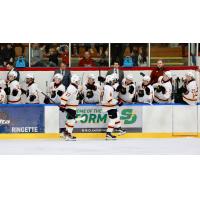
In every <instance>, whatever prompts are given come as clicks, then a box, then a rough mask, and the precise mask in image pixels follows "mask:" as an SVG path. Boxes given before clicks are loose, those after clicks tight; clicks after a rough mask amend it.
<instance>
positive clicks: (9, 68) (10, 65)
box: [6, 62, 20, 81]
mask: <svg viewBox="0 0 200 200" xmlns="http://www.w3.org/2000/svg"><path fill="white" fill-rule="evenodd" d="M6 69H7V70H8V73H7V80H8V75H9V73H10V72H12V71H15V72H17V78H16V80H17V81H19V78H20V74H19V72H18V71H17V70H16V69H15V68H14V66H13V63H12V62H7V64H6Z"/></svg>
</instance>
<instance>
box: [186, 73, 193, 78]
mask: <svg viewBox="0 0 200 200" xmlns="http://www.w3.org/2000/svg"><path fill="white" fill-rule="evenodd" d="M185 75H186V76H189V77H191V78H195V77H194V74H193V73H192V72H187V73H186V74H185Z"/></svg>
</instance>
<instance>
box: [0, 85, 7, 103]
mask: <svg viewBox="0 0 200 200" xmlns="http://www.w3.org/2000/svg"><path fill="white" fill-rule="evenodd" d="M4 103H6V93H5V91H4V89H3V88H1V86H0V104H4Z"/></svg>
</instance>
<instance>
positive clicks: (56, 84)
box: [44, 73, 65, 104]
mask: <svg viewBox="0 0 200 200" xmlns="http://www.w3.org/2000/svg"><path fill="white" fill-rule="evenodd" d="M62 79H63V75H62V74H59V73H57V74H55V75H54V77H53V82H51V83H50V87H49V92H50V97H51V99H52V100H53V102H55V103H56V104H60V102H61V100H60V99H61V96H62V95H63V94H64V92H65V86H64V85H63V84H62ZM44 103H46V104H49V103H51V102H50V99H49V98H48V97H46V98H45V99H44Z"/></svg>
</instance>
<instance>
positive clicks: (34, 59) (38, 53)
mask: <svg viewBox="0 0 200 200" xmlns="http://www.w3.org/2000/svg"><path fill="white" fill-rule="evenodd" d="M41 58H42V50H41V49H40V47H39V44H37V43H35V44H33V45H32V48H31V66H32V67H38V66H44V64H43V63H42V62H41Z"/></svg>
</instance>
